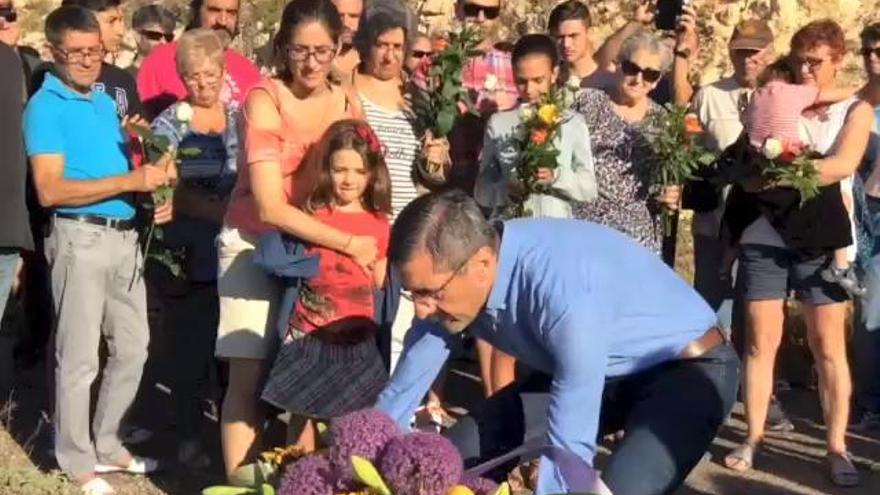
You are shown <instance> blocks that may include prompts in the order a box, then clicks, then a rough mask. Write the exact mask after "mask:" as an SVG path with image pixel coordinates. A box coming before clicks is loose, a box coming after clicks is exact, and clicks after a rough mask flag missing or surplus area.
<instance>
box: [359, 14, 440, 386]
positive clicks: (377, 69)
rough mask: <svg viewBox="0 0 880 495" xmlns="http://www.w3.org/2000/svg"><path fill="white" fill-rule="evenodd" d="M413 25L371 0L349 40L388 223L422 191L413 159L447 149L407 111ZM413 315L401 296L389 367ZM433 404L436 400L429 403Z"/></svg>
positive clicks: (407, 300)
mask: <svg viewBox="0 0 880 495" xmlns="http://www.w3.org/2000/svg"><path fill="white" fill-rule="evenodd" d="M415 37H416V31H415V19H414V17H413V15H412V14H411V12H410V11H409V9H408V8H407V7H406V5H405V4H404V3H403V2H401V1H400V0H376V1H373V2H370V3H369V5H368V6H367V8H366V10H365V11H364V15H363V17H362V19H361V25H360V28H359V29H358V32H357V34H356V35H355V39H354V46H355V48H357V50H358V53H359V54H360V59H361V63H360V65H359V67H358V70H357V71H356V73H355V75H354V77H353V85H354V87H355V90H356V92H357V94H358V96H359V98H360V102H361V106H362V107H363V111H364V116H365V118H366V120H367V123H369V124H370V127H372V128H373V131H374V132H375V133H376V135H377V136H378V137H379V141H380V142H381V143H382V146H383V147H384V148H385V150H384V152H385V163H386V164H387V167H388V173H389V175H390V177H391V220H392V222H393V221H394V219H395V218H397V215H398V214H399V213H400V211H401V210H402V209H403V208H404V207H405V206H406V205H407V204H409V202H410V201H412V200H413V199H415V198H416V197H417V196H418V195H419V194H421V193H422V192H424V191H425V189H424V188H423V187H422V186H420V185H419V184H418V183H417V182H416V174H415V173H414V167H413V165H414V164H415V161H416V159H417V158H418V157H419V156H422V155H424V156H425V157H426V158H427V159H428V160H430V161H431V162H433V163H446V161H447V160H448V150H447V147H446V146H445V145H444V144H442V143H441V141H439V140H437V141H434V140H425V141H424V142H422V141H421V140H420V139H419V137H418V136H417V135H416V131H415V128H414V121H413V118H412V114H411V112H409V110H408V103H407V97H406V91H405V81H406V78H405V76H404V67H405V66H404V64H405V62H406V60H407V55H408V53H409V51H410V48H411V44H412V43H413V41H414V40H415ZM414 315H415V311H414V308H413V303H412V299H410V298H409V295H408V294H402V297H401V298H400V304H399V306H398V309H397V316H396V318H395V320H394V324H393V326H392V329H391V356H390V358H391V367H392V369H393V367H394V365H395V364H396V362H397V358H398V357H399V356H400V353H401V352H402V350H403V337H404V335H406V332H407V330H409V327H410V325H411V323H412V319H413V317H414ZM435 399H436V397H435Z"/></svg>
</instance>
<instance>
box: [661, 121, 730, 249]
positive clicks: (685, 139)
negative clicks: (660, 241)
mask: <svg viewBox="0 0 880 495" xmlns="http://www.w3.org/2000/svg"><path fill="white" fill-rule="evenodd" d="M664 110H665V111H663V112H660V113H659V114H657V115H655V117H654V118H652V119H650V120H649V121H648V122H647V127H646V128H645V135H646V136H647V138H648V141H649V142H650V144H651V148H652V150H653V152H654V156H655V163H654V167H653V170H652V183H653V185H654V186H655V187H658V188H666V187H670V186H683V185H684V184H685V183H686V182H687V181H689V180H692V179H695V178H696V175H697V172H698V171H700V169H702V168H704V167H708V166H709V165H711V164H712V163H713V162H714V161H715V155H713V154H712V153H709V152H708V151H707V150H706V148H704V147H703V145H702V144H700V142H699V140H698V139H697V138H698V137H699V135H700V134H702V133H703V128H702V126H701V125H700V122H699V120H698V118H697V116H696V115H695V114H693V113H689V111H688V108H687V107H685V106H682V105H674V104H667V105H666V106H664ZM674 220H675V212H674V211H672V210H669V209H668V208H666V207H664V208H663V234H664V235H666V236H668V235H670V234H671V233H672V227H673V222H674Z"/></svg>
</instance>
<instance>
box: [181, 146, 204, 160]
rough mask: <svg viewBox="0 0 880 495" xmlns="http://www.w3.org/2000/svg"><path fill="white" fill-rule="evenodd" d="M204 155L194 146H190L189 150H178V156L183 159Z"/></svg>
mask: <svg viewBox="0 0 880 495" xmlns="http://www.w3.org/2000/svg"><path fill="white" fill-rule="evenodd" d="M201 154H202V150H200V149H199V148H196V147H194V146H190V147H187V148H180V149H178V150H177V156H180V157H183V158H194V157H197V156H199V155H201Z"/></svg>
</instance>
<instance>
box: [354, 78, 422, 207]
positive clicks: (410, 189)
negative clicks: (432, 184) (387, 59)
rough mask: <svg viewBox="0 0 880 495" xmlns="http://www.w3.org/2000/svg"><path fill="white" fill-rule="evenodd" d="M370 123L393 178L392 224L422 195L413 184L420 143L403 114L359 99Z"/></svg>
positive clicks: (364, 98) (362, 98)
mask: <svg viewBox="0 0 880 495" xmlns="http://www.w3.org/2000/svg"><path fill="white" fill-rule="evenodd" d="M360 99H361V105H362V106H363V109H364V115H365V117H366V119H367V123H368V124H370V127H372V128H373V132H375V133H376V136H378V137H379V141H380V142H381V143H382V145H383V146H384V147H385V148H386V152H385V163H386V164H387V165H388V174H389V175H390V176H391V221H392V222H393V221H394V219H396V218H397V215H398V214H399V213H400V210H402V209H403V208H404V207H405V206H406V205H408V204H409V203H410V201H412V200H414V199H416V196H418V195H419V193H418V191H417V190H416V185H415V182H413V163H414V162H415V160H416V156H418V153H419V149H420V146H421V145H420V143H419V139H418V138H417V137H416V134H415V131H413V124H412V121H411V120H410V119H409V118H408V117H407V115H406V113H404V112H403V111H402V110H389V109H387V108H384V107H380V106H379V105H377V104H375V103H373V102H372V101H370V100H368V99H367V98H366V97H365V96H364V95H363V94H361V95H360Z"/></svg>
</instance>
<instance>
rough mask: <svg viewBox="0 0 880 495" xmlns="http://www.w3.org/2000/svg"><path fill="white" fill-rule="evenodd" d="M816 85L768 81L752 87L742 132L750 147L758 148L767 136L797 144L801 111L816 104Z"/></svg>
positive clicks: (817, 95)
mask: <svg viewBox="0 0 880 495" xmlns="http://www.w3.org/2000/svg"><path fill="white" fill-rule="evenodd" d="M818 97H819V88H817V87H816V86H810V85H806V84H789V83H786V82H783V81H770V82H769V83H767V84H766V85H764V86H763V87H761V88H758V89H757V90H755V93H754V94H753V95H752V101H751V103H750V104H749V107H748V109H747V110H746V132H747V133H748V135H749V142H750V143H751V144H752V146H754V147H756V148H760V147H762V146H763V145H764V141H765V140H767V138H771V137H772V138H776V139H779V140H780V141H783V142H787V143H799V142H800V141H801V140H800V134H799V126H800V121H801V114H803V113H804V110H806V109H807V108H809V107H810V106H812V105H814V104H815V103H816V99H817V98H818Z"/></svg>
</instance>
